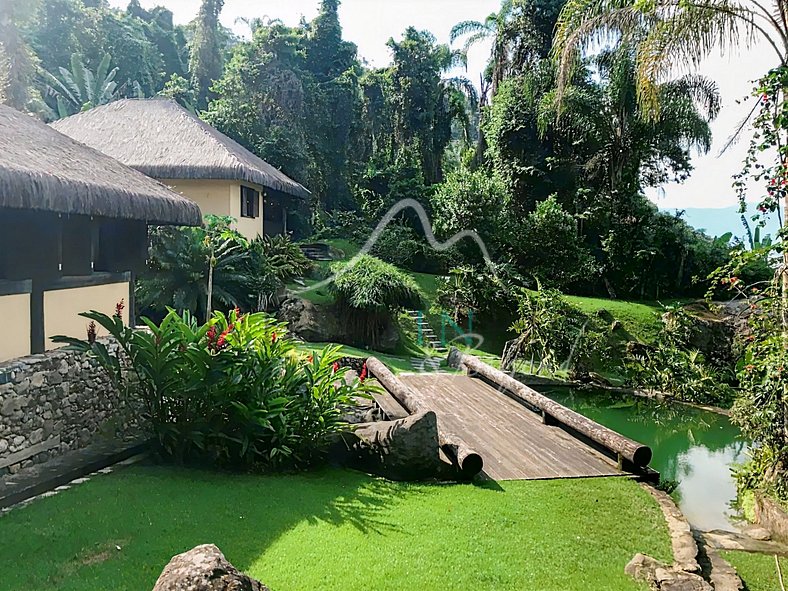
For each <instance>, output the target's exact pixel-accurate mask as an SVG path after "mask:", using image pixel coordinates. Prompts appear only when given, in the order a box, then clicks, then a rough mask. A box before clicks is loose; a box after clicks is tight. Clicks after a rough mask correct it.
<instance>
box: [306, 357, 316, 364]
mask: <svg viewBox="0 0 788 591" xmlns="http://www.w3.org/2000/svg"><path fill="white" fill-rule="evenodd" d="M313 359H314V357H312V356H311V355H307V356H306V360H307V361H308V362H309V363H312V360H313Z"/></svg>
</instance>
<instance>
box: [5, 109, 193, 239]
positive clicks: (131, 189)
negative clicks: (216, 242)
mask: <svg viewBox="0 0 788 591" xmlns="http://www.w3.org/2000/svg"><path fill="white" fill-rule="evenodd" d="M0 208H12V209H34V210H40V211H51V212H57V213H66V214H79V215H94V216H100V217H108V218H123V219H135V220H145V221H147V222H149V223H155V224H178V225H199V224H201V223H202V216H201V214H200V208H199V207H198V206H197V204H196V203H194V202H193V201H190V200H189V199H186V198H185V197H183V196H181V195H178V194H177V193H174V192H172V191H170V190H169V189H168V188H167V187H165V186H164V185H162V184H161V183H159V182H158V181H155V180H153V179H151V178H148V177H146V176H145V175H144V174H141V173H139V172H137V171H136V170H133V169H131V168H129V167H127V166H124V165H123V164H121V163H120V162H118V161H117V160H113V159H112V158H110V157H109V156H107V155H106V154H102V153H101V152H98V151H96V150H94V149H92V148H89V147H87V146H83V145H82V144H80V143H77V142H75V141H74V140H72V139H71V138H69V137H66V136H65V135H63V134H61V133H58V132H57V131H55V130H54V129H52V128H51V127H49V126H47V125H44V124H43V123H41V122H40V121H37V120H36V119H33V118H32V117H30V116H28V115H24V114H22V113H20V112H19V111H16V110H14V109H12V108H10V107H6V106H4V105H0Z"/></svg>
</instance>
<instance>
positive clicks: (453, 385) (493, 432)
mask: <svg viewBox="0 0 788 591" xmlns="http://www.w3.org/2000/svg"><path fill="white" fill-rule="evenodd" d="M452 355H454V362H455V364H456V365H457V366H459V367H461V368H463V369H465V370H466V371H467V374H466V375H463V374H450V373H424V374H402V375H400V376H393V374H391V372H389V371H388V369H387V368H386V367H385V366H384V365H383V364H382V363H381V362H380V361H378V360H377V359H370V360H368V365H369V368H370V371H371V372H372V373H373V375H375V377H376V378H378V380H379V381H380V382H381V384H382V385H383V386H384V388H385V389H386V390H387V391H388V393H390V394H391V397H393V399H394V400H396V404H398V407H399V408H401V409H405V410H406V411H407V412H410V413H413V412H421V411H424V410H433V411H435V413H436V415H437V417H438V429H439V431H440V432H441V443H442V444H443V447H444V449H446V451H448V452H450V453H453V454H454V455H455V456H460V457H459V460H460V462H461V460H462V458H463V457H465V456H466V455H468V454H473V455H475V456H476V457H477V458H479V465H481V464H482V460H483V471H482V474H481V476H482V477H487V478H491V479H494V480H537V479H552V478H587V477H597V476H639V477H642V478H647V479H650V480H654V479H656V478H658V474H657V473H656V472H654V471H653V470H650V469H649V468H648V467H647V466H648V463H649V462H650V460H651V450H650V449H649V448H648V447H645V446H643V445H641V444H639V443H637V442H635V441H632V440H631V439H628V438H626V437H624V436H622V435H620V434H618V433H616V432H614V431H611V430H610V429H607V428H606V427H604V426H602V425H599V424H598V423H595V422H594V421H592V420H590V419H588V418H586V417H584V416H582V415H580V414H578V413H576V412H574V411H572V410H570V409H568V408H566V407H564V406H561V405H560V404H558V403H556V402H554V401H552V400H550V399H549V398H546V397H545V396H542V395H541V394H539V393H538V392H536V391H534V390H532V389H531V388H529V387H527V386H525V385H524V384H521V383H520V382H517V381H516V380H514V379H512V378H511V377H510V376H508V375H507V374H504V373H503V372H500V371H498V370H496V369H494V368H492V367H490V366H489V365H486V364H485V363H482V362H481V361H479V360H478V359H476V358H475V357H471V356H468V355H462V354H461V353H459V352H458V351H456V350H454V351H452ZM450 360H451V356H450ZM383 404H384V405H385V404H387V403H386V402H383ZM389 404H390V403H389ZM384 410H386V409H385V408H384ZM396 412H397V411H396V409H394V410H392V409H389V414H392V413H394V414H395V413H396ZM455 461H457V458H456V457H455Z"/></svg>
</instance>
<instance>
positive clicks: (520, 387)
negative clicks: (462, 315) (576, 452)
mask: <svg viewBox="0 0 788 591" xmlns="http://www.w3.org/2000/svg"><path fill="white" fill-rule="evenodd" d="M449 365H451V366H452V367H456V368H465V369H466V370H467V371H468V372H473V373H475V374H477V375H480V376H482V377H484V378H486V379H487V380H489V381H490V382H492V383H493V384H496V385H497V386H499V387H500V388H501V389H503V390H506V391H507V392H508V393H509V394H511V395H512V396H514V397H515V398H517V399H518V400H521V401H522V402H525V403H526V404H527V405H528V406H530V407H532V408H535V409H536V410H537V411H539V412H541V413H542V415H543V416H544V418H545V421H546V422H550V423H551V424H556V423H557V424H559V425H563V426H566V427H569V428H570V429H572V430H574V431H576V432H577V433H579V434H581V435H583V436H585V437H587V438H588V439H590V440H591V441H593V442H594V443H596V444H598V445H600V446H602V447H603V448H604V449H607V450H608V451H609V452H611V453H612V454H613V455H614V456H617V457H618V458H619V459H620V458H623V459H625V460H627V461H629V462H631V463H632V464H634V465H635V466H637V467H639V468H645V467H646V466H648V464H649V462H650V461H651V456H652V452H651V448H650V447H647V446H645V445H642V444H640V443H638V442H637V441H633V440H632V439H629V438H628V437H624V436H623V435H621V434H620V433H616V432H615V431H612V430H611V429H608V428H607V427H605V426H604V425H600V424H599V423H597V422H595V421H592V420H591V419H589V418H587V417H584V416H583V415H581V414H579V413H576V412H575V411H573V410H570V409H568V408H566V407H565V406H562V405H560V404H558V403H557V402H555V401H553V400H550V399H549V398H548V397H547V396H544V395H542V394H540V393H539V392H537V391H536V390H533V389H532V388H529V387H528V386H526V385H525V384H522V383H520V382H518V381H517V380H515V379H514V378H512V377H511V376H509V375H507V374H505V373H503V372H502V371H500V370H497V369H495V368H494V367H490V366H489V365H487V364H486V363H484V362H482V361H481V360H479V359H477V358H476V357H473V356H472V355H465V354H463V353H461V352H460V351H458V350H457V349H452V350H451V351H450V352H449Z"/></svg>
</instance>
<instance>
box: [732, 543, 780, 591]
mask: <svg viewBox="0 0 788 591" xmlns="http://www.w3.org/2000/svg"><path fill="white" fill-rule="evenodd" d="M721 554H722V557H723V558H724V559H725V560H727V561H728V562H730V563H731V565H733V566H734V567H735V568H736V571H737V572H738V573H739V576H740V577H741V578H742V580H743V581H744V582H745V583H746V585H747V589H748V591H779V589H780V583H779V580H778V578H777V565H776V564H775V561H774V556H767V555H765V554H751V553H749V552H721ZM780 568H781V569H782V572H783V578H784V579H786V580H788V559H786V558H780Z"/></svg>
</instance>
